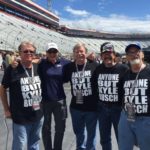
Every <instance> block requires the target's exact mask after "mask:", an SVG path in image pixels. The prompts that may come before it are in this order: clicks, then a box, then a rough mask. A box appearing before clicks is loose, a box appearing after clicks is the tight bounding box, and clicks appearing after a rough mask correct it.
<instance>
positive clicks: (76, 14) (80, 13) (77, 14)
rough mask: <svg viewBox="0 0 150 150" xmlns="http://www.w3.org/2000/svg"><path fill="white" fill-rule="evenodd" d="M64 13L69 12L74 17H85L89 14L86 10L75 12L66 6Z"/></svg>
mask: <svg viewBox="0 0 150 150" xmlns="http://www.w3.org/2000/svg"><path fill="white" fill-rule="evenodd" d="M64 9H65V11H67V12H69V13H70V14H72V15H74V16H78V17H79V16H80V17H87V16H88V15H89V13H88V12H87V11H86V10H76V9H73V8H71V7H70V6H66V7H65V8H64Z"/></svg>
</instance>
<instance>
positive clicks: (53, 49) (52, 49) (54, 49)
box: [47, 48, 58, 52]
mask: <svg viewBox="0 0 150 150" xmlns="http://www.w3.org/2000/svg"><path fill="white" fill-rule="evenodd" d="M48 51H49V52H50V51H52V52H53V51H56V52H58V49H56V48H50V49H48V50H47V52H48Z"/></svg>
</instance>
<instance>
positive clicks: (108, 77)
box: [93, 42, 127, 150]
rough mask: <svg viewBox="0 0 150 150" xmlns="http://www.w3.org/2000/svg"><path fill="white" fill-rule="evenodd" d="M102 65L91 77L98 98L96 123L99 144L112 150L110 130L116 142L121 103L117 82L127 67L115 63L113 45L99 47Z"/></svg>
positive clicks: (105, 148)
mask: <svg viewBox="0 0 150 150" xmlns="http://www.w3.org/2000/svg"><path fill="white" fill-rule="evenodd" d="M100 51H101V59H102V61H103V62H102V64H100V66H98V67H97V69H96V70H95V73H94V76H93V91H94V94H95V95H97V97H98V99H99V100H98V121H99V130H100V142H101V145H102V149H103V150H112V145H111V128H112V125H113V127H114V130H115V135H116V138H117V140H118V122H119V118H120V113H121V104H122V103H121V101H120V99H119V97H118V82H119V79H120V77H121V76H123V74H124V72H125V71H126V70H127V66H125V65H123V64H120V63H117V62H116V52H115V49H114V45H113V44H112V43H110V42H106V43H103V44H102V45H101V47H100Z"/></svg>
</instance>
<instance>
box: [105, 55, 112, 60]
mask: <svg viewBox="0 0 150 150" xmlns="http://www.w3.org/2000/svg"><path fill="white" fill-rule="evenodd" d="M104 60H112V57H108V56H107V57H104Z"/></svg>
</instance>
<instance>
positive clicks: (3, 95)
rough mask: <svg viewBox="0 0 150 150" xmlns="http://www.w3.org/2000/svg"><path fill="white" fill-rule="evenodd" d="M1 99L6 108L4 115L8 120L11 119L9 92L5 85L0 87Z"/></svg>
mask: <svg viewBox="0 0 150 150" xmlns="http://www.w3.org/2000/svg"><path fill="white" fill-rule="evenodd" d="M0 97H1V100H2V105H3V108H4V115H5V117H6V118H11V113H10V108H9V104H8V99H7V91H6V89H5V88H4V86H3V85H1V86H0Z"/></svg>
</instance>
